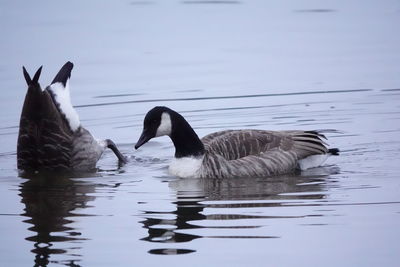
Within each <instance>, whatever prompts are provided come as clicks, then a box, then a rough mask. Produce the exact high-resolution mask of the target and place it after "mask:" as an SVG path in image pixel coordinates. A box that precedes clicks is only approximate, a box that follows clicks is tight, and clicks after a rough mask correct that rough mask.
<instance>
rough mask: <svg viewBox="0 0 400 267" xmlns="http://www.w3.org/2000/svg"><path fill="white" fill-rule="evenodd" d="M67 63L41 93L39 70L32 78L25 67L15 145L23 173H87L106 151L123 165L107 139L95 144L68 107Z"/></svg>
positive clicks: (68, 72)
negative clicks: (24, 88) (24, 91)
mask: <svg viewBox="0 0 400 267" xmlns="http://www.w3.org/2000/svg"><path fill="white" fill-rule="evenodd" d="M73 66H74V65H73V64H72V63H71V62H67V63H66V64H65V65H64V66H63V67H62V68H61V69H60V71H59V72H58V73H57V75H56V76H55V78H54V80H53V81H52V83H51V84H50V85H49V86H47V87H46V88H45V89H44V90H42V88H41V86H40V84H39V76H40V73H41V71H42V67H40V68H39V69H38V70H37V71H36V73H35V75H34V76H33V78H31V77H30V75H29V74H28V72H27V71H26V69H25V67H23V73H24V77H25V81H26V83H27V84H28V91H27V93H26V96H25V102H24V105H23V108H22V113H21V119H20V124H19V135H18V144H17V165H18V169H20V170H22V171H40V170H47V171H72V172H75V171H90V170H93V169H94V168H95V167H96V163H97V161H98V160H99V159H100V156H101V155H102V154H103V152H104V150H105V148H106V147H108V148H110V149H111V150H112V151H113V152H114V153H115V155H116V156H117V157H118V160H119V162H120V163H125V162H126V159H125V157H124V156H123V155H122V154H121V153H120V152H119V150H118V149H117V147H116V146H115V144H114V142H113V141H111V140H110V139H106V140H97V139H95V138H94V137H93V136H92V135H91V134H90V132H89V131H88V130H86V129H85V128H83V127H82V126H81V123H80V120H79V116H78V113H77V112H76V111H75V109H74V108H73V106H72V104H71V99H70V92H69V79H70V77H71V71H72V68H73Z"/></svg>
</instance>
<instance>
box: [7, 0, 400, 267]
mask: <svg viewBox="0 0 400 267" xmlns="http://www.w3.org/2000/svg"><path fill="white" fill-rule="evenodd" d="M0 12H1V16H0V20H1V24H2V42H0V51H1V52H0V53H1V54H0V55H1V58H2V61H1V63H0V85H1V86H0V87H1V88H2V94H1V97H0V103H1V107H2V115H1V116H0V136H1V138H0V169H1V174H0V195H1V200H2V201H1V204H0V234H1V237H2V239H1V242H0V256H1V257H0V258H1V260H0V263H1V264H0V265H1V266H32V265H35V264H36V265H39V266H45V265H49V266H53V265H54V266H59V265H68V266H111V265H112V266H127V265H140V266H154V265H156V264H157V265H158V264H159V263H160V262H163V263H164V264H165V265H166V266H170V265H178V266H186V265H190V266H204V265H206V264H207V265H212V266H216V265H232V266H260V265H261V266H293V265H300V266H305V265H312V266H318V265H324V266H397V264H398V261H399V260H400V256H399V253H398V252H399V249H398V240H399V238H400V230H399V229H400V227H399V222H400V220H399V219H400V194H399V190H400V180H399V174H400V167H399V158H400V141H399V134H400V126H399V125H400V123H399V119H400V104H399V103H400V101H399V100H400V89H399V87H400V78H399V77H400V76H399V72H400V63H399V62H400V54H399V53H398V47H400V35H398V34H396V33H397V28H398V25H399V23H400V16H399V13H400V5H399V3H398V2H397V1H384V2H379V3H377V2H375V1H351V2H348V1H335V2H324V3H322V2H315V1H285V2H276V3H273V2H269V1H118V2H114V1H113V2H110V1H85V2H84V3H83V2H81V1H69V2H68V3H67V2H65V3H64V2H55V1H35V2H32V3H27V2H22V1H2V2H1V3H0ZM67 60H71V61H73V62H74V63H75V68H74V70H73V73H72V80H71V90H72V101H73V104H74V105H75V106H76V108H77V111H78V113H79V115H80V117H81V121H82V123H83V125H84V126H85V127H86V128H87V129H89V130H90V131H91V132H92V133H93V134H94V135H95V136H97V137H102V138H111V139H113V140H114V141H115V142H116V143H117V144H118V146H119V147H120V149H121V150H122V151H123V152H124V153H125V154H127V155H129V156H130V162H129V163H128V164H127V165H126V166H123V167H121V168H118V164H117V160H116V158H115V157H114V155H113V154H112V152H110V151H108V152H107V153H105V155H104V156H103V158H102V159H101V161H100V162H99V164H98V167H99V170H98V172H97V173H95V174H85V175H82V176H81V177H72V178H66V177H60V176H59V175H57V174H55V175H54V176H51V177H35V179H26V178H22V177H19V176H18V172H17V170H16V139H17V132H18V121H19V115H20V110H21V107H22V103H23V98H24V95H25V92H26V86H25V84H24V80H23V76H22V71H21V66H22V65H25V66H26V67H27V69H28V71H30V72H31V73H32V72H34V71H35V70H36V68H37V67H39V66H40V65H42V64H43V65H44V69H43V72H42V77H41V83H42V85H43V86H45V85H47V84H48V83H49V82H50V81H51V79H52V78H53V76H54V75H55V74H56V72H57V71H58V69H59V68H60V67H61V66H62V65H63V64H64V63H65V62H66V61H67ZM155 105H166V106H168V107H170V108H173V109H175V110H177V111H179V112H181V113H182V115H184V116H185V117H186V118H187V119H188V121H189V122H190V123H191V124H192V126H193V127H194V128H195V130H196V131H197V132H198V134H199V135H200V136H204V135H206V134H208V133H211V132H214V131H218V130H223V129H240V128H258V129H272V130H286V129H327V128H328V129H331V128H334V129H337V130H340V131H341V133H335V134H330V135H329V143H330V144H331V146H332V147H339V148H340V149H341V150H342V153H341V155H340V156H339V157H333V158H330V159H329V160H328V162H327V163H326V165H325V166H324V167H323V168H318V169H314V170H309V171H307V172H303V173H302V174H301V175H296V176H290V175H286V176H278V177H269V178H254V179H226V180H197V179H185V180H182V179H177V178H175V177H171V176H169V175H168V172H167V166H168V163H169V161H170V160H171V158H172V155H173V147H172V144H171V142H170V140H169V139H168V138H159V139H155V140H152V141H151V142H149V143H148V144H146V145H145V146H143V147H142V148H141V149H139V150H138V151H134V150H133V145H134V143H135V141H136V140H137V139H138V137H139V135H140V132H141V127H142V120H143V117H144V115H145V113H146V112H147V111H148V110H149V109H150V108H152V107H154V106H155Z"/></svg>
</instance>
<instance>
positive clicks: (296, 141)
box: [198, 130, 328, 177]
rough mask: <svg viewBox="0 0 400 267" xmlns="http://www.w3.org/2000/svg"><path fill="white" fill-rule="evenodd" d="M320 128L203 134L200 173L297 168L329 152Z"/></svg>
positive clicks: (268, 172) (232, 173) (272, 172)
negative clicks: (304, 160) (301, 163)
mask: <svg viewBox="0 0 400 267" xmlns="http://www.w3.org/2000/svg"><path fill="white" fill-rule="evenodd" d="M323 138H324V136H323V135H322V134H321V133H318V132H317V131H282V132H276V131H264V130H227V131H221V132H217V133H212V134H210V135H207V136H205V137H203V138H202V142H203V143H204V146H205V149H206V153H205V155H204V158H203V163H202V166H201V168H200V169H199V171H198V174H199V177H238V176H240V177H246V176H270V175H278V174H284V173H290V172H294V171H296V170H297V169H298V167H299V166H298V161H299V160H301V159H304V158H306V157H308V156H311V155H322V154H326V153H328V149H327V148H326V147H325V144H324V141H323V140H322V139H323Z"/></svg>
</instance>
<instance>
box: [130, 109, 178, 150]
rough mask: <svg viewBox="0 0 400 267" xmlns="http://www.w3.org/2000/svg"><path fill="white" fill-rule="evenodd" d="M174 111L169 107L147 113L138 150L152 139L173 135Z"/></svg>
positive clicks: (137, 145)
mask: <svg viewBox="0 0 400 267" xmlns="http://www.w3.org/2000/svg"><path fill="white" fill-rule="evenodd" d="M172 113H173V111H172V110H171V109H169V108H167V107H155V108H153V109H151V110H150V111H149V112H147V114H146V116H145V118H144V121H143V131H142V134H141V135H140V138H139V140H138V141H137V143H136V145H135V149H138V148H139V147H141V146H142V145H144V144H145V143H147V142H148V141H149V140H150V139H152V138H154V137H158V136H163V135H168V136H170V135H171V133H172V121H171V115H172Z"/></svg>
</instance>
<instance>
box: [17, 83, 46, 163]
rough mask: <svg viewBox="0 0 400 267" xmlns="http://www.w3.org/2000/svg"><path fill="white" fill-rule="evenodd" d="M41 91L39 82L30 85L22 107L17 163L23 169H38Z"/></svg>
mask: <svg viewBox="0 0 400 267" xmlns="http://www.w3.org/2000/svg"><path fill="white" fill-rule="evenodd" d="M41 93H42V90H41V88H40V85H39V84H35V85H30V86H29V87H28V91H27V93H26V95H25V100H24V105H23V107H22V112H21V117H20V122H19V133H18V142H17V165H18V169H21V170H36V168H37V166H38V155H37V142H38V140H37V139H38V131H39V130H38V128H39V124H40V120H41V119H40V112H41Z"/></svg>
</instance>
